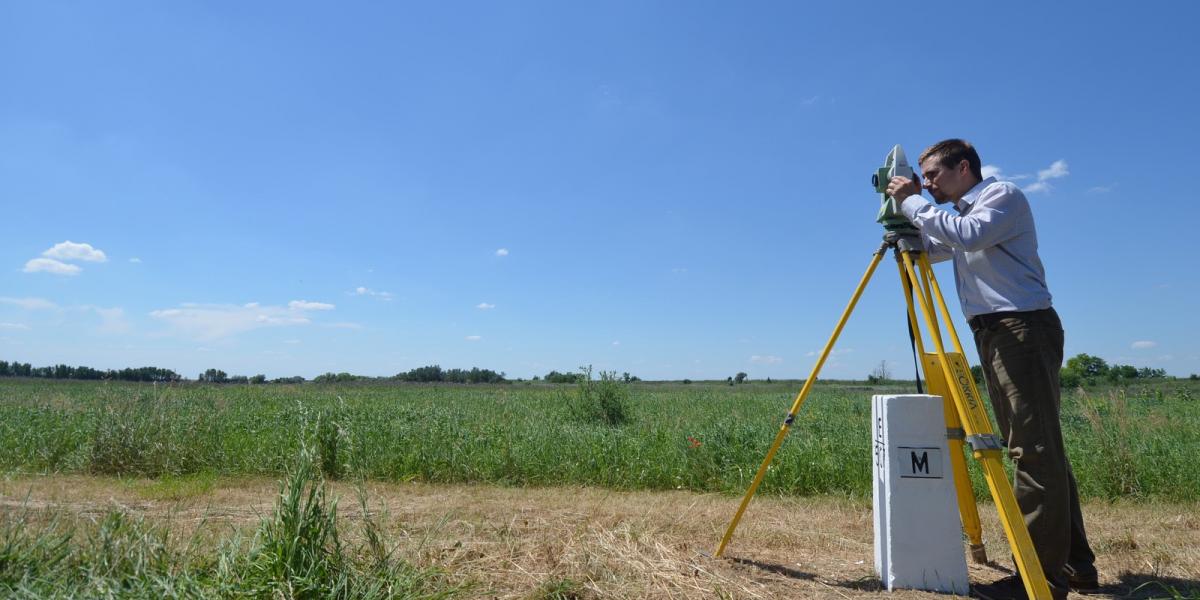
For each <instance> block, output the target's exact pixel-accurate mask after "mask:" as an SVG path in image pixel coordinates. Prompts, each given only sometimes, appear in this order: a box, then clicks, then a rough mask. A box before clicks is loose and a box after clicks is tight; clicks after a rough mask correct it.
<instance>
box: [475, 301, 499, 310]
mask: <svg viewBox="0 0 1200 600" xmlns="http://www.w3.org/2000/svg"><path fill="white" fill-rule="evenodd" d="M475 308H478V309H479V310H491V309H493V308H496V305H495V304H488V303H487V302H480V303H479V304H476V305H475Z"/></svg>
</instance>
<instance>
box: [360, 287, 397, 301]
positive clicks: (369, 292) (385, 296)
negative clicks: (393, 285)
mask: <svg viewBox="0 0 1200 600" xmlns="http://www.w3.org/2000/svg"><path fill="white" fill-rule="evenodd" d="M353 293H354V295H356V296H372V297H375V298H379V299H380V300H391V299H392V293H391V292H377V291H375V290H373V289H371V288H369V287H363V286H361V285H360V286H358V287H356V288H354V292H353Z"/></svg>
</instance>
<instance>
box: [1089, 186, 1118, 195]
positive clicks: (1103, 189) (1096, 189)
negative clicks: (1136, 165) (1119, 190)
mask: <svg viewBox="0 0 1200 600" xmlns="http://www.w3.org/2000/svg"><path fill="white" fill-rule="evenodd" d="M1116 187H1117V186H1116V184H1113V185H1096V186H1092V187H1090V188H1088V193H1089V194H1107V193H1109V192H1111V191H1113V190H1114V189H1116Z"/></svg>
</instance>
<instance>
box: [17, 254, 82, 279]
mask: <svg viewBox="0 0 1200 600" xmlns="http://www.w3.org/2000/svg"><path fill="white" fill-rule="evenodd" d="M22 270H23V271H25V272H26V273H38V272H44V273H53V274H55V275H78V274H79V272H80V271H82V270H83V269H80V268H79V266H78V265H69V264H67V263H65V262H62V261H58V260H54V259H53V258H32V259H30V260H29V262H27V263H25V268H24V269H22Z"/></svg>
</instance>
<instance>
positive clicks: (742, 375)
mask: <svg viewBox="0 0 1200 600" xmlns="http://www.w3.org/2000/svg"><path fill="white" fill-rule="evenodd" d="M733 382H734V383H745V382H746V374H745V373H743V372H741V371H738V374H737V375H734V376H733Z"/></svg>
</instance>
